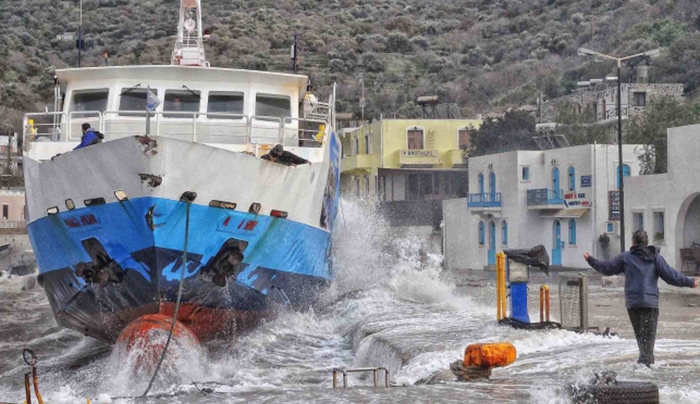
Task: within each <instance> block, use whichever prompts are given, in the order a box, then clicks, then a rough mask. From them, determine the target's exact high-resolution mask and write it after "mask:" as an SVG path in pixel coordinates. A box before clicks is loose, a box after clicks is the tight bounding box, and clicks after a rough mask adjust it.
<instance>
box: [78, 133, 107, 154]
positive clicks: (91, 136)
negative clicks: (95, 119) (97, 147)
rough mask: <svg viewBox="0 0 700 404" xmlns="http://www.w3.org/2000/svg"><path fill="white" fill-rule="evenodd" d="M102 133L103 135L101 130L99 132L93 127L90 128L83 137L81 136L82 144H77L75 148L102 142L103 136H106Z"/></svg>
mask: <svg viewBox="0 0 700 404" xmlns="http://www.w3.org/2000/svg"><path fill="white" fill-rule="evenodd" d="M100 135H102V134H101V133H100V132H97V131H96V130H94V129H92V128H88V130H86V131H85V133H84V134H83V137H82V138H80V144H79V145H77V146H76V147H75V149H73V150H78V149H82V148H83V147H88V146H92V145H94V144H97V143H100V142H102V138H103V137H104V136H100Z"/></svg>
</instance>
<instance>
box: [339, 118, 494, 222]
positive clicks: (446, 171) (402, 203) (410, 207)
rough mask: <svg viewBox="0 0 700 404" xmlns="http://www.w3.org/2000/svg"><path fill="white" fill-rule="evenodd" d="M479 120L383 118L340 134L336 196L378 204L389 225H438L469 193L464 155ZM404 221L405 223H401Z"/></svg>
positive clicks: (478, 124)
mask: <svg viewBox="0 0 700 404" xmlns="http://www.w3.org/2000/svg"><path fill="white" fill-rule="evenodd" d="M480 125H481V120H479V119H385V120H381V121H378V122H374V123H372V124H369V125H364V126H362V127H360V128H356V129H345V130H342V131H341V132H340V133H341V141H342V144H343V158H342V162H341V174H340V185H341V192H342V193H343V194H344V195H346V196H348V195H354V196H357V197H361V198H366V199H371V200H378V201H380V202H383V203H382V206H383V207H384V208H385V209H384V211H385V213H386V214H387V215H388V216H389V219H390V222H391V223H392V225H398V226H401V225H411V226H413V225H426V226H427V225H432V226H435V225H436V224H439V221H440V218H441V217H442V210H441V206H442V205H441V201H442V200H443V199H451V198H459V197H465V196H466V194H467V191H468V187H467V172H466V171H467V170H466V164H465V161H466V158H465V151H466V149H467V148H468V146H469V135H470V133H471V132H472V131H474V130H476V129H478V128H479V126H480ZM404 219H406V220H404Z"/></svg>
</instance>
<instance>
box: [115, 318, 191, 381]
mask: <svg viewBox="0 0 700 404" xmlns="http://www.w3.org/2000/svg"><path fill="white" fill-rule="evenodd" d="M171 324H172V317H169V316H165V315H163V314H147V315H144V316H141V317H139V318H137V319H136V320H134V321H132V322H131V323H130V324H129V325H127V326H126V328H124V330H122V332H121V334H119V338H117V344H118V345H121V346H122V347H124V348H125V350H126V352H127V353H128V354H129V355H133V356H134V359H135V365H136V367H137V368H142V369H144V370H149V371H150V370H151V368H153V369H154V368H155V366H156V364H157V363H158V360H159V359H160V356H161V354H162V353H163V348H164V347H165V342H166V340H167V339H168V333H169V332H170V326H171ZM195 346H199V340H198V339H197V337H196V336H195V335H194V333H192V331H190V329H189V328H187V327H186V326H184V325H183V324H182V323H180V322H179V321H178V322H176V323H175V328H174V329H173V336H172V343H171V344H170V348H169V350H173V349H174V350H177V349H183V347H195Z"/></svg>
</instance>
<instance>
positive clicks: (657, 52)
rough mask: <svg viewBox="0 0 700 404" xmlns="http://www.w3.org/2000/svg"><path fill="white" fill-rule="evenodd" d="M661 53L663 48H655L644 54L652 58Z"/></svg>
mask: <svg viewBox="0 0 700 404" xmlns="http://www.w3.org/2000/svg"><path fill="white" fill-rule="evenodd" d="M660 55H661V49H654V50H650V51H646V52H644V56H649V57H650V58H652V59H653V58H657V57H659V56H660Z"/></svg>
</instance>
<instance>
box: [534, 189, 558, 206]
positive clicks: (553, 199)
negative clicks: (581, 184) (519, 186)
mask: <svg viewBox="0 0 700 404" xmlns="http://www.w3.org/2000/svg"><path fill="white" fill-rule="evenodd" d="M563 204H564V190H563V189H548V188H539V189H528V190H527V206H543V205H563Z"/></svg>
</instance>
